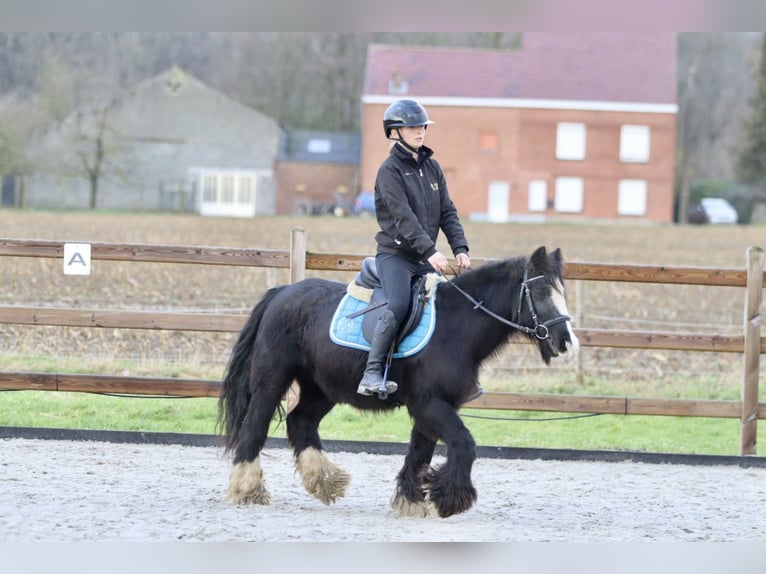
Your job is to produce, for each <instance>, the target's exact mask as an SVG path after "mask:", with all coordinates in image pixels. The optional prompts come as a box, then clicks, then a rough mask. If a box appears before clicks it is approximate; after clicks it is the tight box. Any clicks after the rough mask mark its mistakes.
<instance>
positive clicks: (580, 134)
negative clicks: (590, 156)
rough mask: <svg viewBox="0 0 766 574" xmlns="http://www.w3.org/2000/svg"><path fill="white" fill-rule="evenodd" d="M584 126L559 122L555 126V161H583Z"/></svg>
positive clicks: (584, 147)
mask: <svg viewBox="0 0 766 574" xmlns="http://www.w3.org/2000/svg"><path fill="white" fill-rule="evenodd" d="M585 140H586V129H585V124H575V123H568V122H560V123H558V124H556V159H560V160H565V161H581V160H584V159H585V150H586V145H585Z"/></svg>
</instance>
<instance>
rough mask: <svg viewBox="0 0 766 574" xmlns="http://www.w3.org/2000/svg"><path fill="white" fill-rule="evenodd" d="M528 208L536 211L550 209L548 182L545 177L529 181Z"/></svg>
mask: <svg viewBox="0 0 766 574" xmlns="http://www.w3.org/2000/svg"><path fill="white" fill-rule="evenodd" d="M527 209H528V210H529V211H535V212H540V211H546V210H547V209H548V182H547V181H545V180H544V179H533V180H532V181H530V182H529V188H528V192H527Z"/></svg>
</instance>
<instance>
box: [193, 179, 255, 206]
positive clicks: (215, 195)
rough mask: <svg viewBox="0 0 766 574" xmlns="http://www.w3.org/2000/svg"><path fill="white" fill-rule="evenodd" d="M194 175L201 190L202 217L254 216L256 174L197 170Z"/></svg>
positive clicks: (199, 204)
mask: <svg viewBox="0 0 766 574" xmlns="http://www.w3.org/2000/svg"><path fill="white" fill-rule="evenodd" d="M192 174H193V177H194V178H197V179H196V181H198V182H199V184H198V185H200V186H201V190H202V193H201V194H200V198H199V203H198V206H199V210H200V214H202V215H224V216H235V217H252V216H253V215H255V203H256V187H257V182H258V174H257V172H254V171H246V170H243V171H235V170H221V171H216V170H208V169H194V170H192Z"/></svg>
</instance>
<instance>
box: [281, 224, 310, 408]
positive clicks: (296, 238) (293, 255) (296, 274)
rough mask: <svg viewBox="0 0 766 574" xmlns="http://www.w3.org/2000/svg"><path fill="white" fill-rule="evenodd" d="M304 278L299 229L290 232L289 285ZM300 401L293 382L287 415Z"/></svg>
mask: <svg viewBox="0 0 766 574" xmlns="http://www.w3.org/2000/svg"><path fill="white" fill-rule="evenodd" d="M305 278H306V232H305V231H304V230H303V229H301V228H300V227H296V228H294V229H293V230H292V231H291V232H290V283H297V282H298V281H301V280H302V279H305ZM300 400H301V389H300V387H299V386H298V384H297V383H296V382H295V381H293V383H292V384H291V385H290V388H289V389H287V392H286V393H285V410H286V411H287V413H288V414H289V413H290V412H291V411H292V410H293V409H294V408H295V407H297V406H298V403H299V402H300Z"/></svg>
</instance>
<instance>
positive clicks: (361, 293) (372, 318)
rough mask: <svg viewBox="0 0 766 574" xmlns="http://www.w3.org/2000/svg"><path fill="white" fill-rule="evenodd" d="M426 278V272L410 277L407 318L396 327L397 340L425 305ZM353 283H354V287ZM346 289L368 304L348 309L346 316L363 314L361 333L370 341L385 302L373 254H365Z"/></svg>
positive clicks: (416, 320) (414, 323) (407, 331)
mask: <svg viewBox="0 0 766 574" xmlns="http://www.w3.org/2000/svg"><path fill="white" fill-rule="evenodd" d="M428 278H429V276H428V275H423V276H421V277H416V278H415V279H413V281H412V286H411V288H410V307H409V311H408V313H407V318H406V319H405V320H404V321H403V322H402V325H401V326H400V327H399V332H398V333H397V336H396V342H397V344H398V343H400V342H401V341H402V339H404V338H405V337H406V336H407V335H409V334H410V333H411V332H412V331H413V330H414V329H415V327H417V325H418V324H419V323H420V319H421V318H422V316H423V309H424V308H425V304H426V301H427V295H428V289H427V283H428V281H429V279H428ZM355 287H358V289H356V288H355ZM347 291H348V292H349V294H350V295H351V296H353V297H356V298H357V299H360V300H361V301H367V302H368V306H367V307H366V308H365V309H360V310H359V311H356V312H355V313H352V314H351V315H349V316H348V318H349V319H353V318H354V317H357V316H359V315H364V318H363V319H362V334H363V335H364V337H365V338H366V339H367V340H368V341H372V335H373V332H374V330H375V325H376V323H377V322H378V317H380V315H381V314H382V313H383V311H384V310H385V308H386V305H388V302H387V301H386V297H385V295H384V294H383V284H382V283H381V282H380V275H378V266H377V265H376V264H375V258H374V257H366V258H365V259H364V260H363V261H362V269H361V270H360V271H359V273H357V274H356V277H354V281H353V283H352V285H350V286H349V288H348V289H347ZM365 291H366V292H365Z"/></svg>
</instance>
